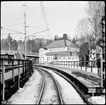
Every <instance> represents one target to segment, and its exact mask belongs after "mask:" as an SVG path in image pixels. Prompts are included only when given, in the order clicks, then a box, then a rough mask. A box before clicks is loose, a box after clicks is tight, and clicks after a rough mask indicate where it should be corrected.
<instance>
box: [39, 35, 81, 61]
mask: <svg viewBox="0 0 106 105" xmlns="http://www.w3.org/2000/svg"><path fill="white" fill-rule="evenodd" d="M78 53H79V48H78V47H77V46H76V45H75V44H73V43H72V42H71V41H70V40H69V39H68V37H67V34H63V37H62V38H57V39H56V38H55V40H54V41H53V42H52V43H50V44H49V45H47V46H45V48H41V49H39V63H52V62H54V61H79V57H78Z"/></svg>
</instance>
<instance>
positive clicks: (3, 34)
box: [1, 32, 19, 35]
mask: <svg viewBox="0 0 106 105" xmlns="http://www.w3.org/2000/svg"><path fill="white" fill-rule="evenodd" d="M7 34H19V33H10V32H9V33H3V34H1V35H7Z"/></svg>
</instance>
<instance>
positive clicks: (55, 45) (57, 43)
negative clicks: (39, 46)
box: [45, 39, 78, 48]
mask: <svg viewBox="0 0 106 105" xmlns="http://www.w3.org/2000/svg"><path fill="white" fill-rule="evenodd" d="M61 47H74V48H78V47H77V46H76V45H75V44H73V43H72V42H71V41H69V40H65V39H62V40H55V41H53V42H52V43H50V44H49V45H47V46H45V48H61Z"/></svg>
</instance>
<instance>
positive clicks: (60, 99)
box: [37, 68, 64, 104]
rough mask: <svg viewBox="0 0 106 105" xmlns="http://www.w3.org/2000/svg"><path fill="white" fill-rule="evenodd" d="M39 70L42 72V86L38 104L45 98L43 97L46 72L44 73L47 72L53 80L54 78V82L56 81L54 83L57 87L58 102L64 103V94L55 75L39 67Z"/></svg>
mask: <svg viewBox="0 0 106 105" xmlns="http://www.w3.org/2000/svg"><path fill="white" fill-rule="evenodd" d="M37 70H38V71H39V72H40V73H41V75H42V86H41V91H40V93H39V97H38V101H37V104H41V101H42V100H43V97H45V93H46V92H45V91H46V90H45V87H46V80H45V74H44V73H46V74H48V75H49V76H50V77H51V78H52V80H53V82H54V85H55V89H56V93H57V95H58V102H59V104H64V102H63V99H62V95H61V92H60V87H59V84H58V82H57V81H56V80H55V79H54V77H53V76H52V75H51V74H50V73H49V72H47V71H45V70H43V69H40V68H39V69H38V68H37Z"/></svg>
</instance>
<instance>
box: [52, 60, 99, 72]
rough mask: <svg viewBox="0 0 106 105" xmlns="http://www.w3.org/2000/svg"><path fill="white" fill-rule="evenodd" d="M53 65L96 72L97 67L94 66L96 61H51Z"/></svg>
mask: <svg viewBox="0 0 106 105" xmlns="http://www.w3.org/2000/svg"><path fill="white" fill-rule="evenodd" d="M52 64H53V65H55V66H57V67H65V68H71V69H77V70H84V71H87V72H94V73H96V74H98V73H99V72H98V68H97V66H96V61H86V62H84V61H81V62H79V61H54V62H52Z"/></svg>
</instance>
